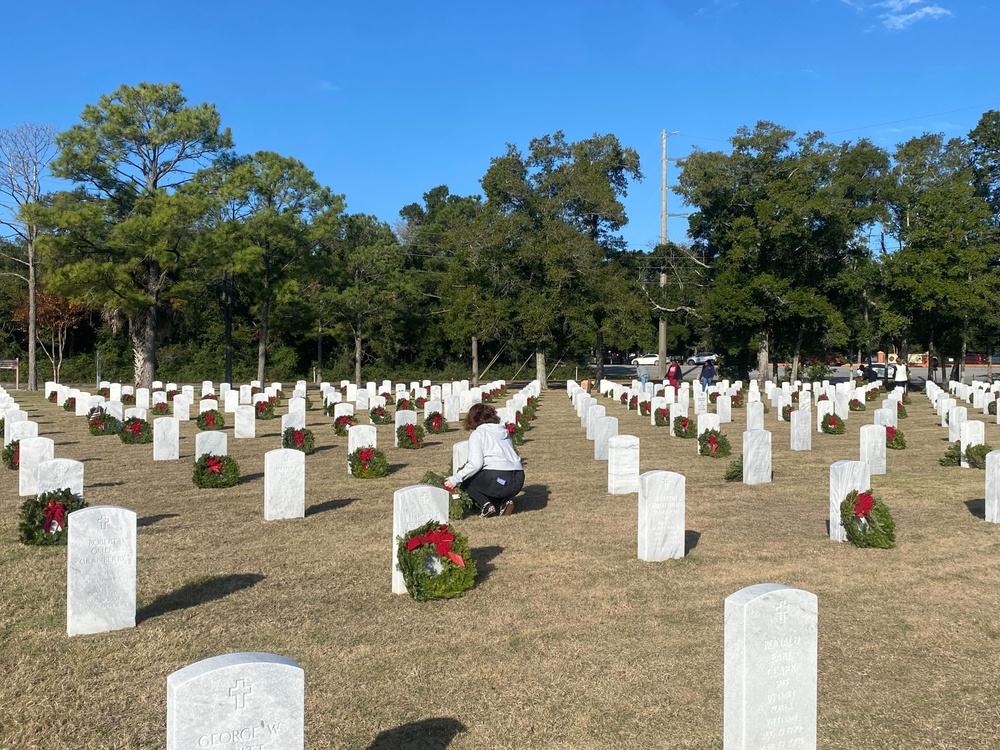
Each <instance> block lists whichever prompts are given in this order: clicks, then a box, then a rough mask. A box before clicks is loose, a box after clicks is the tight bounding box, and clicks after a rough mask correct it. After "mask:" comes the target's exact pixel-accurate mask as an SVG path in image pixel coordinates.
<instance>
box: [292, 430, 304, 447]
mask: <svg viewBox="0 0 1000 750" xmlns="http://www.w3.org/2000/svg"><path fill="white" fill-rule="evenodd" d="M292 440H293V441H295V447H296V448H301V447H302V446H303V445H304V444H305V442H306V436H305V433H302V432H299V431H298V430H295V432H293V433H292Z"/></svg>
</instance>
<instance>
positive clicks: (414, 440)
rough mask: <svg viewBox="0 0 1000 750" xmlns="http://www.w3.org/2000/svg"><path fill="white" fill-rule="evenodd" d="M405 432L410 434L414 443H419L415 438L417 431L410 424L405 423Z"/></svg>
mask: <svg viewBox="0 0 1000 750" xmlns="http://www.w3.org/2000/svg"><path fill="white" fill-rule="evenodd" d="M406 434H407V435H409V436H410V440H412V441H413V444H414V445H418V446H419V445H420V441H419V440H417V431H416V430H415V429H414V428H413V425H412V424H408V425H406Z"/></svg>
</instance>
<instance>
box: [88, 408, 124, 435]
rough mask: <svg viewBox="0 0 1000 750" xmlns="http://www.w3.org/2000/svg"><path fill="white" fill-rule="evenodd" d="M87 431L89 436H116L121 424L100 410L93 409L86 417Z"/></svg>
mask: <svg viewBox="0 0 1000 750" xmlns="http://www.w3.org/2000/svg"><path fill="white" fill-rule="evenodd" d="M87 429H89V430H90V434H91V435H117V434H118V433H119V432H121V429H122V423H121V422H119V421H118V420H117V419H115V418H114V417H112V416H111V415H110V414H107V413H105V412H104V411H102V410H101V409H94V410H93V411H91V412H90V414H89V415H88V416H87Z"/></svg>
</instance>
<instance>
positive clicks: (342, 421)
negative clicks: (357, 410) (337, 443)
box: [333, 414, 358, 437]
mask: <svg viewBox="0 0 1000 750" xmlns="http://www.w3.org/2000/svg"><path fill="white" fill-rule="evenodd" d="M357 424H358V420H356V419H355V418H354V417H353V416H352V415H350V414H341V415H340V416H339V417H337V418H336V419H335V420H334V422H333V431H334V432H335V433H337V434H338V435H340V437H347V431H348V430H349V429H350V428H351V427H354V426H356V425H357Z"/></svg>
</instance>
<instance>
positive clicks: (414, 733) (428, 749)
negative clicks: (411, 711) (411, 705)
mask: <svg viewBox="0 0 1000 750" xmlns="http://www.w3.org/2000/svg"><path fill="white" fill-rule="evenodd" d="M464 731H465V725H464V724H463V723H462V722H460V721H458V719H443V718H437V719H424V720H423V721H414V722H411V723H410V724H404V725H403V726H401V727H396V728H395V729H387V730H385V731H384V732H379V734H378V736H377V737H376V738H375V739H374V741H373V742H372V744H370V745H369V746H368V748H367V750H444V749H445V748H446V747H448V745H450V744H451V741H452V740H453V739H455V736H456V735H458V734H460V733H462V732H464Z"/></svg>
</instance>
